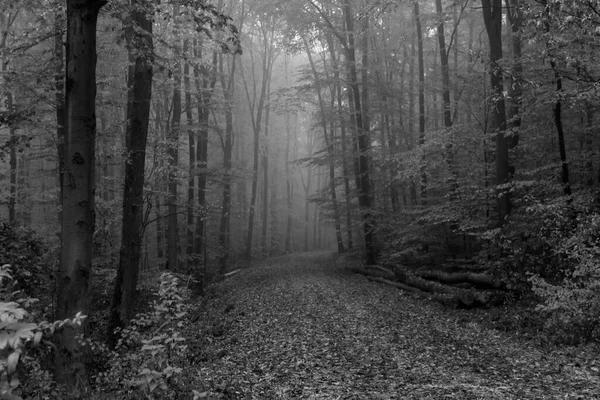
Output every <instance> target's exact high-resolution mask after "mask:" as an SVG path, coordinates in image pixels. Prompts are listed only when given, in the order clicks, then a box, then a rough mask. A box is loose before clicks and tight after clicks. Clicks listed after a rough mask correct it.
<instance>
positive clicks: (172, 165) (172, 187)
mask: <svg viewBox="0 0 600 400" xmlns="http://www.w3.org/2000/svg"><path fill="white" fill-rule="evenodd" d="M179 11H180V4H179V0H174V2H173V21H174V28H173V36H174V42H175V46H174V47H175V50H174V53H175V54H174V57H175V63H174V66H173V115H172V120H171V129H170V130H169V135H168V138H167V139H168V144H167V145H168V147H167V155H168V156H169V198H168V203H169V207H168V209H169V215H168V218H167V222H168V227H167V266H168V269H170V270H172V271H177V270H178V269H179V257H178V251H179V248H178V247H179V218H178V215H177V209H178V207H177V186H178V183H179V182H178V181H179V179H178V173H177V172H178V169H179V134H180V131H181V62H180V60H179V57H180V56H181V44H180V40H181V39H180V35H181V32H180V30H181V21H180V20H179V18H180V16H179Z"/></svg>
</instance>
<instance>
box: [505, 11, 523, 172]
mask: <svg viewBox="0 0 600 400" xmlns="http://www.w3.org/2000/svg"><path fill="white" fill-rule="evenodd" d="M521 7H522V4H521V0H506V10H507V11H506V15H507V17H508V22H509V23H510V28H511V36H512V40H511V42H512V74H511V79H510V87H509V91H508V93H509V96H510V98H511V99H512V101H511V106H510V109H509V111H508V113H509V114H508V117H509V118H508V119H509V122H510V128H511V129H510V135H509V136H508V137H507V138H506V139H507V143H508V148H509V149H512V148H514V147H516V146H517V144H518V143H519V129H520V128H521V105H522V104H523V83H522V79H523V62H522V60H521V57H522V54H521V26H522V24H523V10H522V9H521ZM513 174H514V171H513Z"/></svg>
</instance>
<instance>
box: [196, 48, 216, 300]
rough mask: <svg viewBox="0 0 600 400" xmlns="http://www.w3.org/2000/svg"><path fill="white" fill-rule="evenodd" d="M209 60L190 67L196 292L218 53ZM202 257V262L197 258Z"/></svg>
mask: <svg viewBox="0 0 600 400" xmlns="http://www.w3.org/2000/svg"><path fill="white" fill-rule="evenodd" d="M201 46H202V44H201V43H199V44H198V46H196V49H195V50H196V53H195V57H196V58H197V59H202V47H201ZM212 55H213V57H212V64H211V66H210V67H208V68H206V67H204V68H201V69H199V68H196V67H194V77H195V80H196V92H197V94H196V98H197V100H196V101H197V102H198V123H199V125H200V128H199V132H198V142H197V144H196V162H197V165H198V168H197V170H198V171H197V174H198V202H197V207H198V210H197V212H198V216H197V217H196V235H195V242H194V265H195V268H196V269H195V271H194V273H195V275H196V280H197V281H198V286H197V287H196V289H197V291H198V293H200V292H202V291H203V282H204V267H205V266H206V264H207V263H208V260H207V259H206V257H205V255H206V218H207V215H206V186H207V170H208V119H209V116H210V108H211V101H212V95H213V93H214V89H215V86H216V84H217V68H218V54H217V52H216V51H213V54H212ZM200 260H202V261H203V262H201V261H200Z"/></svg>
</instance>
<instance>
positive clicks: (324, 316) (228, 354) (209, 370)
mask: <svg viewBox="0 0 600 400" xmlns="http://www.w3.org/2000/svg"><path fill="white" fill-rule="evenodd" d="M348 262H349V261H348V259H344V258H339V259H336V258H335V257H334V256H333V255H332V254H331V253H309V254H302V255H291V256H283V257H278V258H271V259H269V260H267V261H264V262H262V263H259V264H257V265H255V266H253V267H252V268H249V269H245V270H243V271H241V272H240V273H238V274H236V275H234V276H232V277H230V278H228V279H227V280H225V281H224V282H222V283H220V284H218V285H217V286H216V287H214V288H213V290H211V293H209V295H208V296H207V297H206V298H204V299H203V300H202V302H201V303H199V304H200V305H199V307H200V308H199V309H198V312H199V316H198V319H197V320H196V322H195V323H194V324H193V329H192V330H193V336H194V337H193V338H189V340H188V345H190V347H191V350H192V352H193V357H192V360H191V366H192V368H191V369H190V370H189V371H187V372H188V374H187V375H188V378H189V379H193V381H192V382H190V383H193V387H194V389H195V391H196V394H197V395H198V393H200V394H201V395H199V396H198V397H199V398H210V399H462V400H469V399H600V370H599V368H600V360H599V359H598V357H597V355H598V353H597V352H596V351H592V350H591V349H592V348H591V347H588V348H564V347H563V348H557V347H554V346H552V347H551V346H542V345H540V344H539V343H536V342H535V341H532V340H525V339H523V338H520V337H517V336H516V335H514V334H511V333H506V332H501V331H498V330H495V329H493V328H491V327H489V326H487V325H486V324H485V323H482V322H481V318H480V317H479V314H478V313H477V312H473V311H467V310H452V309H449V308H447V307H444V306H441V305H438V304H435V303H432V302H428V301H427V300H424V299H420V298H416V297H414V296H412V295H411V294H407V293H404V292H402V291H401V290H398V289H396V288H393V287H390V286H387V285H381V284H378V283H374V282H369V281H367V279H366V278H365V277H363V276H360V275H356V274H353V273H352V272H350V271H349V270H348V265H347V264H348ZM192 377H193V378H192Z"/></svg>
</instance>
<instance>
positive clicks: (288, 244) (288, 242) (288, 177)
mask: <svg viewBox="0 0 600 400" xmlns="http://www.w3.org/2000/svg"><path fill="white" fill-rule="evenodd" d="M286 68H287V63H286ZM286 72H287V71H286ZM284 118H285V188H286V216H287V223H286V233H285V253H286V254H288V253H291V252H292V224H293V218H292V173H291V170H290V140H291V131H292V129H291V126H290V124H291V123H290V111H289V109H288V106H287V103H286V106H285V110H284Z"/></svg>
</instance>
